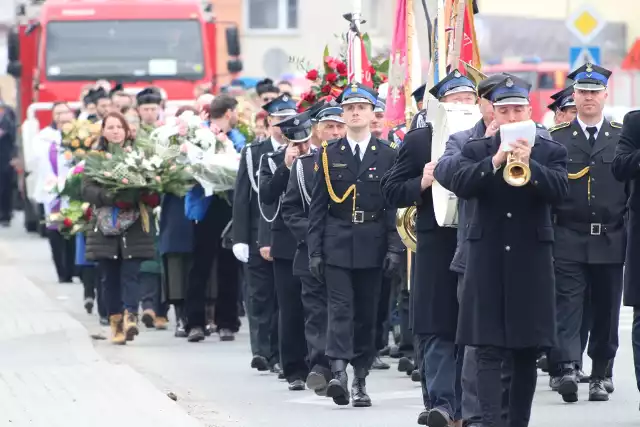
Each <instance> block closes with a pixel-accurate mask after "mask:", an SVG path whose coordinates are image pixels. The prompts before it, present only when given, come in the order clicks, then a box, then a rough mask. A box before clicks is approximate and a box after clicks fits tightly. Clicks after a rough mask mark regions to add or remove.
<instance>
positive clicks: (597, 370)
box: [589, 360, 609, 402]
mask: <svg viewBox="0 0 640 427" xmlns="http://www.w3.org/2000/svg"><path fill="white" fill-rule="evenodd" d="M608 363H609V361H608V360H594V361H593V363H592V365H591V381H590V382H589V400H590V401H591V402H605V401H607V400H609V393H608V392H607V390H606V388H605V386H604V379H605V376H606V371H607V365H608Z"/></svg>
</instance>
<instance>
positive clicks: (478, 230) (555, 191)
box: [450, 134, 568, 348]
mask: <svg viewBox="0 0 640 427" xmlns="http://www.w3.org/2000/svg"><path fill="white" fill-rule="evenodd" d="M499 146H500V136H499V134H498V135H496V136H494V137H493V138H482V139H477V140H472V141H469V142H467V143H466V144H465V145H464V146H463V148H462V152H461V154H460V155H461V158H460V169H459V170H458V172H456V174H455V175H454V177H453V180H452V185H451V188H450V189H451V191H453V192H454V193H455V194H456V195H457V196H458V197H462V198H464V199H471V198H476V209H475V211H474V214H473V218H472V219H471V221H470V226H469V232H468V234H467V241H468V245H469V246H468V257H467V266H466V271H465V275H464V283H463V286H462V288H461V296H460V311H459V316H458V334H457V341H458V343H460V344H465V345H480V346H487V345H489V346H496V347H504V348H525V347H551V346H553V345H554V344H555V341H556V322H555V315H556V310H555V298H556V295H555V275H554V270H553V254H552V251H553V240H554V234H553V224H552V222H551V208H552V205H554V204H558V203H560V202H562V200H563V199H564V197H565V196H566V195H567V191H568V183H567V181H568V178H567V150H566V149H565V148H564V147H563V146H562V145H561V144H559V143H557V142H554V141H552V140H549V139H545V138H543V137H541V136H537V137H536V140H535V145H534V146H533V148H532V150H531V159H530V162H529V167H530V169H531V180H530V182H529V183H528V184H527V185H525V186H522V187H512V186H510V185H509V184H507V183H506V182H505V180H504V178H503V174H502V169H500V170H498V171H496V172H495V173H494V171H493V165H492V162H491V158H492V156H493V155H494V154H495V153H496V152H497V150H498V147H499Z"/></svg>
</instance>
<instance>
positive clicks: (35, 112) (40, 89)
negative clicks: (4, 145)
mask: <svg viewBox="0 0 640 427" xmlns="http://www.w3.org/2000/svg"><path fill="white" fill-rule="evenodd" d="M29 1H30V3H28V4H27V3H25V4H21V5H20V6H19V7H18V10H17V11H16V21H17V25H16V27H15V28H14V30H13V31H12V32H11V33H10V35H9V40H8V53H9V58H8V59H9V65H8V70H7V71H8V73H9V74H10V75H12V76H13V77H14V78H15V79H16V86H17V88H18V94H17V97H16V99H17V106H16V107H17V108H16V110H17V112H18V114H19V117H20V120H21V121H22V125H21V132H20V134H21V141H20V147H21V153H20V154H21V159H22V162H21V163H22V165H23V168H24V171H22V172H23V173H22V174H21V180H20V182H21V184H22V185H19V188H20V191H21V193H22V195H23V198H24V201H25V206H26V208H25V213H26V215H25V216H27V217H28V218H27V219H25V226H26V228H27V230H28V231H35V229H36V228H38V223H39V222H40V221H39V218H38V217H37V215H33V212H28V211H31V209H30V208H32V207H33V204H34V201H33V200H31V203H29V196H28V195H29V194H34V191H35V190H34V187H35V186H36V185H37V182H38V177H37V175H38V170H37V166H36V165H37V163H34V161H33V160H34V159H36V158H37V156H36V154H35V153H36V152H38V150H41V148H42V147H36V146H34V144H36V143H37V138H36V135H37V134H38V132H39V131H40V129H42V128H43V127H44V126H47V125H49V123H51V107H52V106H53V103H54V102H59V101H65V102H68V103H70V106H71V107H72V108H80V107H81V102H80V101H81V99H80V98H81V92H82V90H83V89H84V88H86V87H87V86H88V85H91V84H95V83H96V81H97V80H106V81H108V82H110V84H111V85H112V87H113V86H115V84H121V85H122V86H123V87H124V91H125V92H128V93H131V94H133V95H134V94H136V93H137V92H138V91H139V90H141V89H143V88H144V87H147V86H156V87H159V88H161V89H162V91H163V93H164V95H165V97H166V104H167V105H168V106H172V104H173V106H178V105H184V104H187V103H191V102H193V99H194V93H195V91H196V89H197V88H198V87H202V86H207V87H212V88H213V87H215V86H216V77H217V75H218V74H217V72H218V70H217V67H216V26H217V25H216V22H215V20H214V19H213V16H212V14H211V12H212V6H211V5H210V3H209V0H204V4H203V3H202V2H201V0H46V1H45V0H29ZM226 38H227V40H226V42H227V51H228V54H229V56H230V57H231V58H232V59H231V60H229V61H228V63H227V69H228V72H229V73H231V74H235V73H239V72H240V71H241V70H242V62H241V61H240V59H239V55H240V47H239V36H238V30H237V27H235V26H231V27H227V28H226ZM19 172H20V171H19ZM28 205H31V206H28ZM34 210H37V209H34Z"/></svg>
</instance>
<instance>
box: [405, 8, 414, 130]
mask: <svg viewBox="0 0 640 427" xmlns="http://www.w3.org/2000/svg"><path fill="white" fill-rule="evenodd" d="M406 7H407V55H406V60H405V67H406V70H407V71H406V79H405V82H404V105H405V107H404V118H405V121H406V125H407V128H409V127H410V126H411V120H412V119H413V114H412V111H413V109H412V105H411V93H412V92H413V85H412V83H413V81H412V77H413V76H412V75H411V71H412V67H413V37H414V35H415V28H414V18H413V0H407V3H406Z"/></svg>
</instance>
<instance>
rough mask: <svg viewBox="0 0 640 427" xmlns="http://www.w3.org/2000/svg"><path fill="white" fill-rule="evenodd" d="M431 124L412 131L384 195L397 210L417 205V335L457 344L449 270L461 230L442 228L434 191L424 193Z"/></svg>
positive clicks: (413, 288)
mask: <svg viewBox="0 0 640 427" xmlns="http://www.w3.org/2000/svg"><path fill="white" fill-rule="evenodd" d="M431 133H432V128H431V125H430V124H427V126H426V127H423V128H416V129H414V130H411V131H409V132H408V133H407V134H406V135H405V137H404V143H403V144H402V147H400V153H399V154H398V159H397V160H396V164H395V165H394V167H393V168H392V169H391V170H390V171H389V172H387V174H385V176H384V177H383V179H382V193H383V195H384V197H385V199H386V200H387V203H388V204H389V205H391V206H394V207H396V208H404V207H408V206H413V205H415V206H417V212H418V213H417V227H416V229H417V235H418V245H417V251H416V257H415V268H416V269H415V276H414V281H413V284H412V286H411V299H412V310H411V313H412V323H413V332H414V333H417V334H435V335H439V336H442V337H445V338H446V339H448V340H450V341H453V340H454V339H455V334H456V323H457V317H458V300H457V292H456V289H457V283H458V276H457V274H456V273H454V272H452V271H451V270H450V268H449V265H450V263H451V259H452V258H453V254H454V252H455V250H456V243H457V241H456V229H455V228H451V227H440V226H438V223H437V222H436V219H435V215H434V211H433V199H432V193H431V187H429V188H427V189H426V190H424V191H422V190H421V187H420V181H421V180H422V171H423V169H424V165H425V164H427V163H428V162H429V161H431Z"/></svg>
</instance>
